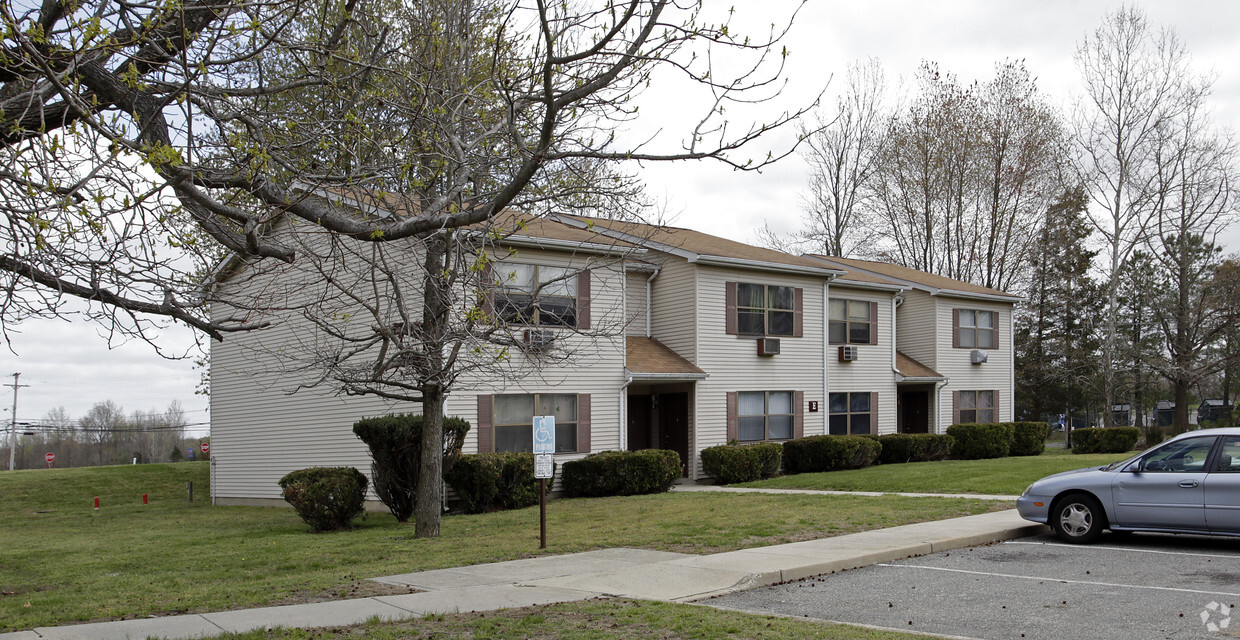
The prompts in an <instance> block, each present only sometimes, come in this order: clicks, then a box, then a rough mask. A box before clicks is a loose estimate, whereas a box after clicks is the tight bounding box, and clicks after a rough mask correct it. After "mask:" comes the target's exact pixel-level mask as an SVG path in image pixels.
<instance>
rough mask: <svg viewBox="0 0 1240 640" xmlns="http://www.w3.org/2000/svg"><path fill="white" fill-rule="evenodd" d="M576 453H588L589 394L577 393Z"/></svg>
mask: <svg viewBox="0 0 1240 640" xmlns="http://www.w3.org/2000/svg"><path fill="white" fill-rule="evenodd" d="M577 453H590V394H588V393H579V394H577Z"/></svg>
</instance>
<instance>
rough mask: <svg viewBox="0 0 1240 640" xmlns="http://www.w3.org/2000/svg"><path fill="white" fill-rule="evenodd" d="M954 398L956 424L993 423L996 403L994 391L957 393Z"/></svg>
mask: <svg viewBox="0 0 1240 640" xmlns="http://www.w3.org/2000/svg"><path fill="white" fill-rule="evenodd" d="M956 393H958V394H959V395H958V396H957V397H956V416H957V417H956V422H958V423H959V422H976V423H980V424H990V423H992V422H994V421H995V419H996V418H997V416H996V415H995V409H996V404H997V403H996V402H995V392H994V391H958V392H956Z"/></svg>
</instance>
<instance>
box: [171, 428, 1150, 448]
mask: <svg viewBox="0 0 1240 640" xmlns="http://www.w3.org/2000/svg"><path fill="white" fill-rule="evenodd" d="M1165 439H1166V436H1165V435H1163V430H1162V427H1159V426H1152V427H1148V428H1146V430H1145V446H1146V448H1149V447H1152V446H1154V445H1156V444H1161V443H1162V441H1163V440H1165ZM178 451H180V449H178Z"/></svg>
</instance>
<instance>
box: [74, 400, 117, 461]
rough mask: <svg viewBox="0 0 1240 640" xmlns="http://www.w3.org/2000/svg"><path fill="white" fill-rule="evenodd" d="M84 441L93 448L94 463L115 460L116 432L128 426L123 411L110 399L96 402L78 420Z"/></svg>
mask: <svg viewBox="0 0 1240 640" xmlns="http://www.w3.org/2000/svg"><path fill="white" fill-rule="evenodd" d="M78 426H79V429H80V431H81V433H82V436H83V437H84V438H85V440H86V442H87V443H88V444H90V445H92V446H93V447H94V449H95V464H98V465H102V464H111V463H114V462H116V460H115V459H114V456H115V453H116V444H117V434H119V433H123V432H124V430H125V429H126V428H127V427H128V421H127V420H126V419H125V412H124V411H123V410H122V409H121V407H120V406H119V405H117V404H116V403H115V402H113V401H111V400H105V401H103V402H96V403H95V404H94V406H92V407H91V408H90V410H89V411H87V412H86V415H85V416H84V417H83V418H82V419H81V421H80V422H78Z"/></svg>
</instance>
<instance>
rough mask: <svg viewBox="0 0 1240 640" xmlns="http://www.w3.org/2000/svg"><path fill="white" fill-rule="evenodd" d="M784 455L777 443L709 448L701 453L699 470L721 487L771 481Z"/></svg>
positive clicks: (782, 449)
mask: <svg viewBox="0 0 1240 640" xmlns="http://www.w3.org/2000/svg"><path fill="white" fill-rule="evenodd" d="M783 451H784V447H783V445H781V444H779V443H778V442H757V443H754V444H723V445H719V446H717V447H710V448H707V449H702V470H703V471H705V472H706V475H708V476H710V477H712V478H714V479H715V480H717V481H719V483H720V484H733V483H736V482H751V481H753V480H761V479H763V478H773V477H775V476H776V475H778V474H779V465H780V461H781V459H782V457H783Z"/></svg>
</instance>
